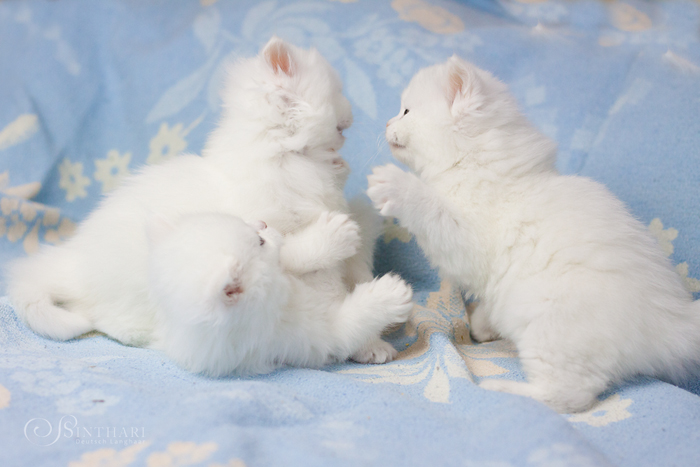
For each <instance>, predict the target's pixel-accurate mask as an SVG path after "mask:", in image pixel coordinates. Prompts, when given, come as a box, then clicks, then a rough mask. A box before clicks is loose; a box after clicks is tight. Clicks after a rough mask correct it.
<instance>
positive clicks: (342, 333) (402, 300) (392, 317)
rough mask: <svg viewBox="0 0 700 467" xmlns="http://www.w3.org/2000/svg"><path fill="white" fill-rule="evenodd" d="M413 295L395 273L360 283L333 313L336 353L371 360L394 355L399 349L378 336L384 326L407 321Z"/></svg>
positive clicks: (382, 359)
mask: <svg viewBox="0 0 700 467" xmlns="http://www.w3.org/2000/svg"><path fill="white" fill-rule="evenodd" d="M412 297H413V291H412V290H411V287H410V286H409V285H408V284H406V283H405V282H404V281H403V280H402V279H401V278H399V277H398V276H396V275H394V274H387V275H385V276H382V277H380V278H378V279H375V280H373V281H371V282H365V283H362V284H358V285H357V287H355V290H354V291H353V292H351V293H349V294H348V295H347V297H346V298H345V301H344V302H343V304H342V305H341V306H340V308H339V309H338V310H337V312H336V315H335V316H334V320H333V324H332V332H333V334H334V337H335V340H336V342H337V346H338V348H337V356H338V357H339V358H341V359H343V360H344V359H347V358H348V357H350V356H351V355H352V356H353V357H354V358H356V359H357V360H359V361H362V362H371V363H383V362H386V361H388V360H390V359H391V358H393V356H394V353H395V352H396V351H395V350H393V347H391V345H390V344H388V343H387V342H384V341H383V340H381V339H380V337H379V336H380V334H381V332H382V331H383V330H384V329H385V328H387V327H389V326H391V325H393V324H399V323H404V322H406V320H407V319H408V317H409V315H410V313H411V310H412V309H413V303H412V301H411V299H412ZM390 348H391V349H390Z"/></svg>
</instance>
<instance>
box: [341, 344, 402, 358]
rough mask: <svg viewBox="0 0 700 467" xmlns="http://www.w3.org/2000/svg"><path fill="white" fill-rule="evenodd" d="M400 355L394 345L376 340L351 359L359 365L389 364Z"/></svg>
mask: <svg viewBox="0 0 700 467" xmlns="http://www.w3.org/2000/svg"><path fill="white" fill-rule="evenodd" d="M398 354H399V353H398V352H397V351H396V349H395V348H394V346H393V345H391V344H389V343H388V342H386V341H383V340H381V339H375V340H373V341H371V342H369V343H367V344H365V345H364V346H363V347H362V348H361V349H360V350H358V351H357V352H355V353H354V354H353V355H352V356H351V357H350V358H351V359H353V360H354V361H356V362H358V363H388V362H390V361H392V360H393V359H394V358H396V356H397V355H398Z"/></svg>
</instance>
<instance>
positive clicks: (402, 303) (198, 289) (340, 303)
mask: <svg viewBox="0 0 700 467" xmlns="http://www.w3.org/2000/svg"><path fill="white" fill-rule="evenodd" d="M149 230H150V232H149V237H150V243H151V253H150V256H149V279H150V281H149V286H150V293H151V297H152V299H153V302H154V303H155V304H156V306H157V309H158V311H157V315H156V322H157V326H156V332H155V336H156V338H155V340H154V342H153V343H152V344H151V347H153V348H157V349H160V350H163V351H165V352H166V353H167V354H168V356H170V357H171V358H172V359H173V360H175V362H177V363H178V364H179V365H180V366H182V367H183V368H185V369H187V370H190V371H193V372H197V373H205V374H208V375H210V376H220V375H226V374H231V373H239V374H240V373H243V374H246V373H248V374H250V373H265V372H268V371H271V370H272V369H274V368H276V367H278V366H281V365H294V366H305V367H319V366H321V365H324V364H326V363H328V362H329V361H331V360H345V359H347V358H348V357H349V356H350V355H352V354H354V353H356V352H357V351H358V350H359V349H360V348H361V347H362V346H363V345H364V344H365V343H366V342H367V341H368V340H370V339H372V338H374V337H376V336H378V335H379V334H380V333H381V332H382V330H383V329H384V328H386V327H387V326H390V325H392V324H396V323H402V322H405V321H406V319H407V318H408V314H409V313H410V310H411V308H412V304H411V289H410V288H409V287H407V286H406V284H405V283H404V282H403V281H402V280H401V279H399V278H398V277H397V276H395V275H385V276H383V277H381V278H379V279H375V280H374V281H372V282H369V283H363V284H359V285H357V286H356V287H355V289H354V290H353V291H352V292H351V293H349V294H348V292H347V289H346V287H345V286H344V284H343V280H342V277H341V274H342V273H341V270H342V269H341V268H339V267H337V266H338V265H332V266H331V267H330V268H328V269H325V270H318V271H315V272H311V273H307V274H304V275H300V276H298V275H294V274H290V273H288V272H285V271H283V269H282V267H281V266H280V258H279V255H280V248H279V247H280V244H281V242H282V237H281V235H280V234H279V233H278V232H277V231H275V230H274V229H272V228H267V226H266V225H265V224H264V223H256V224H254V225H248V224H246V223H245V222H243V221H242V220H241V219H240V218H237V217H233V216H230V215H226V214H214V213H209V214H206V213H204V214H194V215H189V216H185V217H183V218H182V219H181V220H179V221H177V223H176V224H170V223H168V222H166V221H163V220H157V221H154V222H152V223H151V225H150V226H149Z"/></svg>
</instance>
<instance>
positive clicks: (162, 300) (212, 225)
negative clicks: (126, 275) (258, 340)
mask: <svg viewBox="0 0 700 467" xmlns="http://www.w3.org/2000/svg"><path fill="white" fill-rule="evenodd" d="M148 237H149V240H150V244H151V252H150V256H149V275H150V284H151V294H152V297H153V299H154V300H155V301H156V302H157V303H159V304H160V305H161V308H162V311H163V313H164V314H165V315H166V316H168V319H172V320H176V321H177V322H180V323H186V324H194V323H206V322H211V323H214V324H220V323H222V322H229V323H231V322H235V323H241V322H246V321H249V318H250V317H246V316H245V315H246V314H250V313H254V312H256V311H259V310H260V309H261V304H262V303H272V302H273V301H274V295H275V291H274V290H272V289H273V288H274V287H275V285H276V284H277V282H278V281H279V278H280V277H282V272H281V269H280V266H279V246H280V243H281V235H280V234H279V233H277V232H276V231H274V230H273V229H269V228H267V226H266V225H265V223H264V222H260V221H259V222H257V223H254V224H252V225H251V224H247V223H245V222H243V221H242V220H241V219H239V218H237V217H233V216H229V215H225V214H214V213H207V214H195V215H189V216H186V217H184V218H182V219H181V220H180V221H178V222H177V223H176V224H173V223H170V222H167V221H165V220H164V219H158V218H156V219H151V220H150V222H149V225H148ZM269 295H270V296H269ZM268 296H269V297H268ZM263 308H264V307H263Z"/></svg>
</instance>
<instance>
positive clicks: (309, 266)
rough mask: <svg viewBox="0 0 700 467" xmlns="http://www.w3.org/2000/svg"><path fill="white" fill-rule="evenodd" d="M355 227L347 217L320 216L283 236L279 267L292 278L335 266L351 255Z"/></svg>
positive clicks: (356, 240) (357, 242)
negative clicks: (291, 275) (294, 231)
mask: <svg viewBox="0 0 700 467" xmlns="http://www.w3.org/2000/svg"><path fill="white" fill-rule="evenodd" d="M359 245H360V233H359V227H358V225H357V223H356V222H354V221H353V220H352V219H350V217H349V216H348V215H347V214H343V213H339V212H328V211H325V212H322V213H321V215H320V216H319V217H318V219H317V220H316V222H314V223H312V224H311V225H309V226H308V227H306V228H305V229H302V230H301V231H299V232H296V233H293V234H289V235H286V236H285V241H284V244H283V245H282V248H281V249H280V263H281V264H282V267H283V268H284V269H285V270H286V271H288V272H290V273H292V274H298V275H301V274H306V273H309V272H313V271H318V270H321V269H328V268H331V267H335V266H337V265H338V264H339V263H340V262H341V261H344V260H346V259H348V258H350V257H351V256H353V255H355V253H356V252H357V249H358V248H359Z"/></svg>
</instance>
